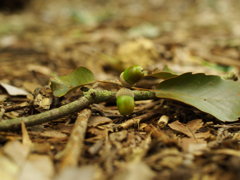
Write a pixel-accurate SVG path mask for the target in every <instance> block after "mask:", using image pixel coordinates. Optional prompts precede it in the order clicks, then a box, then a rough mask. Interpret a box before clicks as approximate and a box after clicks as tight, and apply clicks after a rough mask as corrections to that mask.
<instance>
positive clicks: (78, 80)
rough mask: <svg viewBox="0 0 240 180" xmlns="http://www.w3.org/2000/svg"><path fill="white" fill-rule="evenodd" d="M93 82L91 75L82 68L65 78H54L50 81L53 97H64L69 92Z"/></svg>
mask: <svg viewBox="0 0 240 180" xmlns="http://www.w3.org/2000/svg"><path fill="white" fill-rule="evenodd" d="M94 81H95V78H94V75H93V73H92V72H91V71H90V70H88V69H87V68H84V67H79V68H77V69H76V70H74V71H73V72H71V73H69V74H68V75H65V76H55V77H54V78H53V79H52V80H51V88H52V90H53V94H54V96H58V97H60V96H64V95H65V94H66V93H67V92H69V91H70V90H72V89H74V88H76V87H79V86H81V85H85V84H89V83H92V82H94Z"/></svg>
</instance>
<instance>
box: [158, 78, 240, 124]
mask: <svg viewBox="0 0 240 180" xmlns="http://www.w3.org/2000/svg"><path fill="white" fill-rule="evenodd" d="M156 96H157V97H159V98H168V99H174V100H177V101H181V102H183V103H186V104H189V105H192V106H194V107H196V108H198V109H199V110H201V111H203V112H206V113H209V114H211V115H213V116H215V117H216V118H218V119H219V120H221V121H224V122H233V121H237V120H238V118H239V117H240V83H239V82H235V81H230V80H223V79H221V78H220V77H219V76H212V75H211V76H210V75H205V74H202V73H200V74H192V73H185V74H182V75H180V76H177V77H175V78H171V79H168V80H165V81H163V82H161V83H160V84H159V85H158V86H157V92H156Z"/></svg>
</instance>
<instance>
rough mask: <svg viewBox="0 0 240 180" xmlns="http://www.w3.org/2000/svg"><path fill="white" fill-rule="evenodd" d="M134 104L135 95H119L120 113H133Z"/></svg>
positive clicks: (118, 105)
mask: <svg viewBox="0 0 240 180" xmlns="http://www.w3.org/2000/svg"><path fill="white" fill-rule="evenodd" d="M134 106H135V103H134V97H132V96H128V95H122V96H118V97H117V107H118V111H119V112H120V114H122V115H129V114H132V113H133V110H134Z"/></svg>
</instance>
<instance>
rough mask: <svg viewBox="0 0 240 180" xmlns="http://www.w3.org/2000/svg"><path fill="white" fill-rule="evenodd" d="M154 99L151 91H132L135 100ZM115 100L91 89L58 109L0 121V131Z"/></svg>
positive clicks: (48, 120) (111, 95) (49, 119)
mask: <svg viewBox="0 0 240 180" xmlns="http://www.w3.org/2000/svg"><path fill="white" fill-rule="evenodd" d="M153 98H156V96H155V93H154V92H151V91H134V99H135V100H147V99H153ZM111 100H115V93H114V92H111V91H107V90H94V89H91V90H89V91H88V92H86V93H85V94H84V96H82V97H80V98H79V99H78V100H76V101H73V102H71V103H69V104H66V105H63V106H61V107H59V108H55V109H52V110H49V111H46V112H42V113H39V114H36V115H31V116H27V117H20V118H14V119H8V120H2V121H1V122H0V131H13V130H16V129H19V128H20V126H21V122H24V123H25V125H26V126H34V125H38V124H43V123H46V122H50V121H51V120H54V119H57V118H60V117H63V116H66V115H68V114H71V113H74V112H78V111H80V110H82V109H83V108H86V107H88V106H89V105H90V104H93V103H100V102H105V101H111Z"/></svg>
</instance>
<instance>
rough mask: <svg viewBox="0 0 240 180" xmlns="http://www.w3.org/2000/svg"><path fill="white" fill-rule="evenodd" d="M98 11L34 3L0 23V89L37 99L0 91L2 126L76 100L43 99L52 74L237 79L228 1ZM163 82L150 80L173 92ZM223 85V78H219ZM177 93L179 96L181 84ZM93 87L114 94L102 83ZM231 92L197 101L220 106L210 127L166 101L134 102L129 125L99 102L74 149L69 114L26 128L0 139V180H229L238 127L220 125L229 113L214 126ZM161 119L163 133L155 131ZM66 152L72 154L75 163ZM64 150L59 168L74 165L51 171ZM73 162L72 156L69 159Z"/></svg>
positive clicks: (204, 117) (198, 114) (113, 6)
mask: <svg viewBox="0 0 240 180" xmlns="http://www.w3.org/2000/svg"><path fill="white" fill-rule="evenodd" d="M71 2H72V3H73V2H74V1H71ZM105 5H106V6H104V7H103V5H102V3H97V2H95V1H88V2H81V3H79V2H77V3H76V4H74V5H72V6H70V5H69V3H67V5H66V1H64V0H60V1H57V2H55V1H53V2H52V3H47V2H46V3H45V2H38V1H33V2H32V3H31V4H29V6H28V8H27V9H25V11H23V12H22V13H19V14H18V15H16V14H5V13H1V14H0V17H1V18H0V22H1V24H2V26H1V28H0V42H1V43H0V47H1V50H0V64H1V72H0V78H1V82H6V83H7V84H10V85H12V86H13V87H18V88H20V89H25V90H27V91H29V92H33V90H34V89H35V88H36V87H38V88H39V87H40V89H41V90H38V91H35V94H33V95H32V96H30V95H27V94H25V95H24V96H22V94H16V92H14V93H15V94H11V93H8V92H6V91H5V90H4V89H2V88H1V90H0V93H1V94H0V99H1V101H0V109H1V111H0V112H1V121H4V120H5V119H8V118H12V117H22V116H28V115H32V114H37V113H39V112H43V111H46V110H48V109H52V108H56V107H59V106H60V105H62V104H65V103H68V102H71V101H72V100H73V99H76V98H78V97H79V96H80V95H79V90H78V89H76V91H74V92H71V94H70V95H67V96H63V97H60V98H54V97H53V96H52V95H51V92H49V91H48V90H46V89H47V88H48V87H47V86H48V79H49V77H50V75H51V74H52V73H56V74H67V73H69V72H72V71H73V70H75V69H76V68H77V67H80V66H82V67H87V68H88V69H91V70H92V71H93V72H94V74H95V76H96V78H97V79H101V80H102V79H113V78H115V79H117V78H118V75H119V74H120V72H121V71H122V70H123V68H125V67H128V66H130V65H134V64H136V63H137V64H139V65H143V66H144V68H145V69H147V70H149V72H159V70H162V69H163V67H165V66H167V67H169V68H170V69H171V70H172V72H175V73H176V74H183V73H186V72H193V73H194V74H196V73H205V74H207V75H219V76H225V75H227V76H228V77H230V79H231V78H232V79H234V80H236V79H237V78H238V76H239V67H240V64H239V61H238V60H239V57H240V55H239V47H240V43H239V41H238V39H239V25H238V24H239V23H237V22H238V20H239V19H238V17H240V16H239V11H238V9H239V3H238V2H237V0H232V1H224V0H219V1H211V2H210V1H201V2H200V1H199V2H198V1H196V2H195V1H193V2H188V1H179V0H173V1H143V0H140V1H138V3H135V2H134V3H132V2H131V1H128V2H125V3H123V2H120V1H109V4H105ZM86 7H88V8H86ZM222 7H224V8H222ZM86 9H89V10H86ZM35 11H37V12H38V13H36V12H35ZM68 12H69V13H68ZM78 12H81V13H78ZM9 37H10V38H9ZM172 72H169V71H167V72H165V73H163V74H157V75H156V76H157V77H158V78H159V77H161V78H162V77H167V78H168V77H171V78H176V79H175V80H176V81H178V80H179V79H178V78H179V76H177V77H175V73H174V74H173V73H172ZM232 73H233V75H234V76H230V75H231V74H232ZM194 74H193V76H194ZM172 75H173V76H172ZM187 75H188V76H189V74H187ZM185 76H186V74H185ZM196 76H198V75H196ZM201 76H205V75H201ZM171 78H170V79H169V80H171ZM180 78H181V77H180ZM146 79H147V81H145V82H146V83H145V84H141V83H142V82H140V83H139V86H140V87H143V88H147V89H153V88H155V87H154V84H156V83H155V82H156V79H154V80H153V79H151V77H146ZM188 80H189V79H187V80H186V81H185V82H189V81H188ZM67 81H68V80H67ZM157 81H158V80H157ZM221 81H225V80H221ZM228 82H229V84H236V83H238V81H237V82H233V81H229V80H228ZM65 83H66V81H65ZM158 83H160V84H161V80H160V81H159V82H158ZM162 83H164V82H162ZM84 84H85V83H84ZM79 85H81V83H80V84H77V85H76V86H79ZM141 85H142V86H141ZM180 85H181V86H180V87H182V88H183V89H184V88H185V89H186V84H185V83H180ZM74 86H75V85H74ZM93 86H94V88H106V89H111V90H114V91H116V90H117V87H113V86H112V85H110V84H108V83H104V85H103V84H101V85H97V84H94V85H93ZM230 86H231V85H230ZM46 87H47V88H46ZM90 87H91V85H90ZM180 87H179V88H180ZM197 88H199V86H198V87H197ZM197 88H196V89H195V90H197ZM208 88H209V87H208ZM234 89H235V88H231V90H232V91H231V92H227V90H226V89H224V88H222V87H220V88H219V93H216V94H211V93H212V92H213V91H211V90H208V93H209V98H212V96H216V95H217V96H219V98H221V103H219V102H217V103H216V102H214V105H217V106H219V107H221V108H220V109H221V110H220V111H221V112H220V115H219V113H216V110H214V112H213V113H210V114H212V115H213V116H215V117H216V118H215V117H213V116H211V115H209V114H207V113H203V112H202V111H205V112H208V113H209V111H210V110H211V108H210V109H209V106H205V105H204V108H205V110H204V109H202V108H199V106H200V105H201V102H200V101H198V100H196V101H194V104H195V107H197V108H198V109H197V108H194V107H192V106H189V105H186V104H183V103H180V102H176V101H174V100H168V99H160V100H154V101H142V102H140V103H136V106H137V107H136V111H135V112H134V113H133V115H131V116H128V117H122V116H121V115H120V114H119V113H118V111H117V109H116V106H115V104H113V103H111V102H110V103H101V104H94V105H92V106H91V107H90V108H91V111H92V112H91V116H92V117H90V118H89V120H87V119H85V121H88V123H87V126H84V128H85V133H84V131H81V132H80V131H79V133H80V134H81V135H80V136H77V137H78V138H80V139H81V140H79V139H78V138H77V140H76V139H75V138H73V135H72V134H73V133H74V132H76V129H78V128H80V129H81V127H80V126H77V125H76V124H77V119H78V116H77V113H75V114H70V115H68V116H67V117H65V118H59V119H56V120H55V121H53V122H51V123H46V124H43V125H39V126H35V127H31V128H26V127H25V126H24V124H22V129H21V131H20V132H14V133H13V132H0V143H1V147H0V148H1V154H0V159H1V161H0V167H1V168H0V169H1V171H0V174H1V175H0V177H1V178H3V179H6V180H14V179H33V178H34V179H44V180H45V179H56V180H65V179H74V180H75V179H141V178H142V179H194V180H195V179H197V180H198V179H199V180H200V179H234V180H235V179H239V178H240V174H239V162H240V160H239V150H240V146H239V138H240V133H239V122H238V121H236V122H232V123H224V122H222V121H232V120H233V119H234V120H237V116H238V113H232V112H231V111H228V113H227V114H228V115H227V116H224V115H223V113H224V112H226V111H227V110H232V111H235V110H234V108H232V107H229V106H228V101H232V99H233V101H238V97H236V96H235V95H233V96H232V98H231V99H229V98H228V93H230V94H231V93H234V92H235V90H234ZM225 90H226V91H225ZM67 91H68V89H67ZM179 91H180V90H179ZM170 92H171V91H170ZM195 92H196V91H195ZM220 92H221V93H220ZM64 93H65V92H64ZM80 93H81V92H80ZM191 93H193V94H194V92H191ZM19 95H20V96H19ZM26 95H27V96H26ZM178 95H179V94H178ZM180 97H181V96H180V95H179V97H178V98H180ZM196 98H199V96H198V95H196ZM173 99H174V98H173ZM184 101H185V100H184ZM184 101H183V102H184ZM185 103H187V104H190V105H192V104H191V103H189V102H185ZM199 109H200V110H202V111H200V110H199ZM163 116H167V117H168V121H166V122H165V124H164V125H161V123H160V124H159V119H161V117H163ZM219 120H222V121H219ZM76 126H77V127H76ZM74 129H75V130H74ZM75 140H76V141H75ZM73 141H74V143H72V142H73ZM69 144H73V145H69ZM69 146H70V147H69ZM73 147H80V149H77V150H76V151H75V150H74V149H71V148H73ZM66 149H68V151H69V152H72V153H69V154H68V153H66V154H65V156H63V157H65V159H67V158H68V156H69V158H70V159H72V162H74V163H72V165H71V166H70V167H65V168H63V170H61V168H60V167H62V166H65V165H66V164H68V163H65V162H66V160H64V161H63V159H61V158H59V153H60V152H64V151H65V150H66ZM73 152H77V153H76V154H75V156H73V154H74V153H73ZM79 152H80V153H79ZM60 154H61V153H60ZM63 162H64V163H63ZM62 164H64V165H62Z"/></svg>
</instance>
